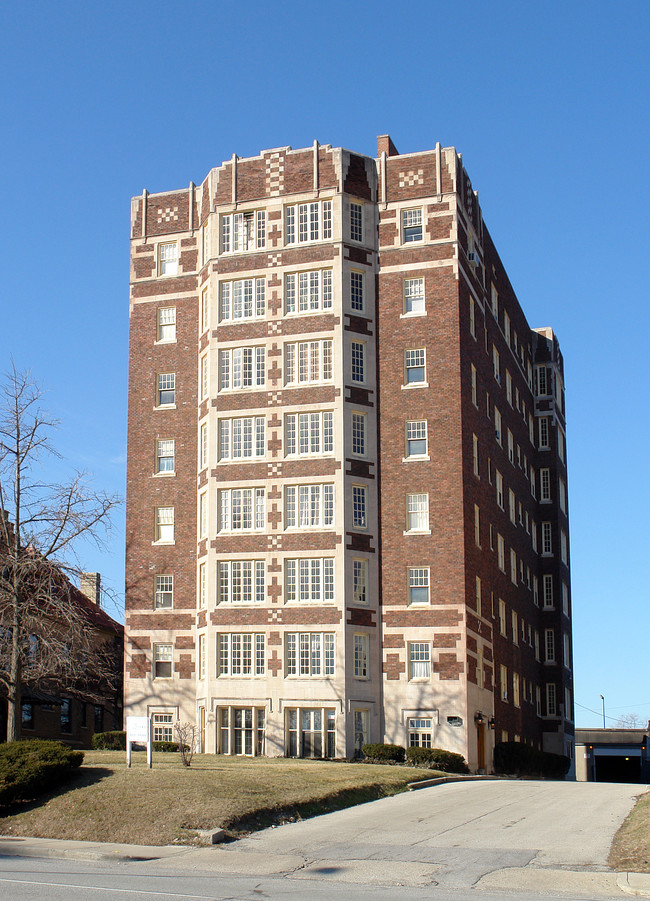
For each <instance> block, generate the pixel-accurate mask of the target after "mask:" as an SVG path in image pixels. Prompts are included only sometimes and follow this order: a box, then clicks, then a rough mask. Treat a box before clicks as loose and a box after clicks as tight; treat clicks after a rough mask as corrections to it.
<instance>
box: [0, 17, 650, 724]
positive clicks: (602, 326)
mask: <svg viewBox="0 0 650 901" xmlns="http://www.w3.org/2000/svg"><path fill="white" fill-rule="evenodd" d="M649 19H650V7H649V6H648V4H647V3H643V2H625V0H623V2H619V3H617V4H613V3H611V2H610V3H605V2H599V0H594V2H589V3H587V2H581V0H564V2H556V0H547V2H545V3H543V4H542V3H537V4H533V3H521V2H520V0H519V2H499V0H490V2H489V3H485V2H465V3H463V2H459V3H456V4H453V5H452V4H449V3H441V2H437V0H428V2H408V0H407V2H404V3H401V4H395V3H387V2H385V0H377V2H373V3H361V2H355V0H348V2H338V0H336V2H330V3H328V4H323V3H313V2H309V0H307V2H301V3H298V2H276V3H273V4H270V3H261V2H257V0H255V2H247V3H240V4H224V3H218V2H205V0H197V2H192V0H187V2H185V3H178V2H177V3H172V2H169V0H158V2H151V0H143V2H139V3H137V4H135V3H131V2H129V3H126V2H123V0H113V2H111V3H110V4H100V3H97V2H93V0H83V2H75V0H40V2H35V0H22V2H21V3H19V4H18V3H4V4H2V5H1V6H0V80H1V83H2V85H3V90H2V92H0V122H1V123H2V136H3V139H2V142H1V144H0V162H1V167H0V172H1V173H2V174H1V176H0V192H1V193H0V204H1V207H0V209H1V210H2V223H1V225H0V229H1V232H2V241H1V243H0V248H1V250H0V256H1V257H2V263H3V265H2V269H3V290H2V296H3V302H2V328H1V329H0V363H1V364H2V369H3V371H4V370H6V368H7V365H8V363H9V359H10V356H12V355H13V357H14V359H15V361H16V363H17V365H18V366H20V367H25V368H31V370H32V372H33V374H34V376H35V377H36V378H37V379H39V380H40V381H41V382H42V383H43V384H44V386H45V387H46V388H47V390H48V395H47V403H48V406H49V408H50V409H51V411H52V412H53V413H54V415H56V416H57V417H59V419H60V420H61V423H62V424H61V428H60V431H59V433H58V436H57V441H58V446H59V448H60V450H61V451H62V453H63V454H64V456H65V458H66V459H67V460H68V461H69V463H70V465H71V466H74V467H76V468H81V469H85V470H88V472H89V473H90V474H91V475H92V477H93V479H94V482H95V484H96V485H97V486H98V487H100V488H104V489H107V490H109V491H110V490H118V491H121V492H123V491H124V482H125V465H124V461H125V452H126V386H127V347H128V277H129V269H128V254H129V246H128V236H129V209H130V208H129V201H130V198H131V196H132V195H135V194H139V193H141V191H142V189H143V188H145V187H146V188H147V189H148V190H149V191H162V190H167V189H173V188H178V187H181V186H185V185H187V184H188V183H189V182H190V181H195V182H200V181H201V180H202V179H203V178H204V176H205V174H206V173H207V171H208V170H209V169H210V168H211V167H212V166H215V165H218V164H220V163H221V162H222V161H223V160H226V159H228V158H230V157H231V155H232V154H233V152H235V153H237V154H238V155H239V156H250V155H255V154H257V153H258V152H259V151H260V150H261V149H263V148H267V147H275V146H283V145H291V146H293V147H303V146H308V145H310V144H311V143H312V142H313V140H314V139H318V140H319V141H320V142H321V143H329V144H333V145H335V146H339V145H342V146H345V147H349V148H351V149H353V150H356V151H358V152H360V153H366V154H369V155H373V156H374V154H375V150H376V135H377V134H383V133H386V132H388V133H390V134H391V135H392V137H393V140H394V141H395V143H396V145H397V147H398V149H399V150H400V151H401V152H403V153H404V152H409V151H416V150H424V149H429V148H431V147H433V146H435V143H436V141H440V142H441V144H442V145H443V146H448V145H454V146H455V147H456V148H457V149H458V150H459V151H460V152H461V153H462V154H463V159H464V162H465V165H466V166H467V169H468V171H469V173H470V176H471V179H472V182H473V184H474V186H475V187H476V188H478V190H479V197H480V201H481V204H482V207H483V212H484V216H485V220H486V223H487V225H488V227H489V228H490V231H491V233H492V236H493V238H494V240H495V242H496V245H497V247H498V249H499V251H500V253H501V256H502V258H503V260H504V263H505V265H506V268H507V270H508V272H509V274H510V277H511V280H512V283H513V285H514V287H515V290H516V291H517V293H518V296H519V299H520V301H521V303H522V306H523V308H524V310H525V312H526V314H527V316H528V319H529V322H530V323H531V325H532V326H546V325H551V326H553V328H554V329H555V331H556V333H557V334H558V336H559V339H560V342H561V346H562V349H563V352H564V355H565V363H566V381H567V411H568V452H569V479H570V483H569V498H570V506H571V547H572V574H573V603H574V645H575V654H574V663H575V700H576V703H577V705H579V706H577V707H576V714H577V717H576V719H577V723H578V725H582V726H589V725H599V724H602V716H601V701H600V697H599V696H600V695H601V694H603V695H604V696H605V699H606V711H607V715H608V717H611V720H610V719H608V724H610V723H611V722H613V720H615V719H616V717H618V716H619V715H621V714H625V713H637V714H638V715H639V716H640V717H641V718H642V719H644V720H647V719H648V718H650V685H649V684H648V681H647V678H646V675H647V670H648V663H647V661H648V636H649V634H650V598H649V591H648V578H647V573H646V569H647V560H648V552H647V549H646V550H645V551H644V548H645V547H646V544H647V532H648V525H647V518H648V517H647V513H648V507H649V497H648V495H649V491H648V444H649V439H650V427H649V424H648V402H647V391H646V383H647V356H648V354H647V341H648V333H649V331H650V329H649V326H650V317H649V315H648V287H647V285H648V271H647V260H648V248H649V246H650V234H649V227H648V209H649V208H650V196H649V194H650V191H649V188H648V176H647V173H646V171H645V169H646V161H647V148H648V146H649V144H650V141H649V138H650V135H649V131H650V129H649V117H648V77H649V75H650V65H649V63H648V54H647V46H646V45H647V38H648V33H649V28H648V26H649V25H650V21H649ZM123 537H124V528H123V514H122V515H121V516H119V517H117V519H116V530H115V534H114V537H113V541H112V543H111V546H110V549H109V551H108V552H105V553H103V554H99V553H97V552H96V551H93V550H92V549H91V548H88V549H86V551H85V559H84V563H85V564H86V566H87V568H88V569H97V570H100V571H101V572H102V573H103V575H104V578H105V580H106V581H107V582H109V583H111V584H112V585H113V586H114V587H115V588H116V589H117V590H118V591H119V590H121V589H122V587H123V563H124V551H123ZM644 560H646V564H644V563H643V561H644ZM590 710H591V711H595V712H589V711H590Z"/></svg>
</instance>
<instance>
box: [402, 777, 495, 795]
mask: <svg viewBox="0 0 650 901" xmlns="http://www.w3.org/2000/svg"><path fill="white" fill-rule="evenodd" d="M500 779H501V777H500V776H437V777H436V778H435V779H423V780H422V781H421V782H408V783H407V786H406V787H407V788H408V790H409V791H411V792H414V791H418V790H419V789H421V788H429V787H430V786H432V785H445V783H447V782H497V781H499V780H500Z"/></svg>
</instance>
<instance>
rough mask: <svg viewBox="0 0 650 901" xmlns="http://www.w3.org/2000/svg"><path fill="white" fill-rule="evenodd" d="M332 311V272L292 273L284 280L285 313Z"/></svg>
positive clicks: (324, 270) (327, 270) (329, 270)
mask: <svg viewBox="0 0 650 901" xmlns="http://www.w3.org/2000/svg"><path fill="white" fill-rule="evenodd" d="M331 309H332V270H331V269H323V270H316V271H313V272H294V273H291V274H290V275H286V276H285V278H284V311H285V313H288V314H291V313H315V312H318V311H319V310H331Z"/></svg>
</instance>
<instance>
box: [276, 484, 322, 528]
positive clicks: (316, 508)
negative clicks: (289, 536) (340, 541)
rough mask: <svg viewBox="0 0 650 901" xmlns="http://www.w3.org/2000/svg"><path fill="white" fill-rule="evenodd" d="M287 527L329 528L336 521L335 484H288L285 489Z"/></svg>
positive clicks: (285, 520) (285, 521)
mask: <svg viewBox="0 0 650 901" xmlns="http://www.w3.org/2000/svg"><path fill="white" fill-rule="evenodd" d="M284 523H285V528H287V529H296V528H297V529H306V528H309V529H315V528H323V527H325V528H329V527H331V526H332V525H333V523H334V485H287V486H286V488H285V489H284Z"/></svg>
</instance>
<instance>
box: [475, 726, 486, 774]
mask: <svg viewBox="0 0 650 901" xmlns="http://www.w3.org/2000/svg"><path fill="white" fill-rule="evenodd" d="M476 751H477V757H478V770H479V773H484V772H485V723H477V724H476Z"/></svg>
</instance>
